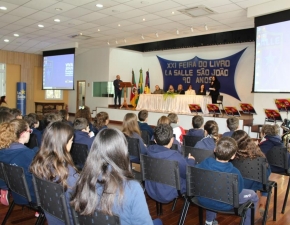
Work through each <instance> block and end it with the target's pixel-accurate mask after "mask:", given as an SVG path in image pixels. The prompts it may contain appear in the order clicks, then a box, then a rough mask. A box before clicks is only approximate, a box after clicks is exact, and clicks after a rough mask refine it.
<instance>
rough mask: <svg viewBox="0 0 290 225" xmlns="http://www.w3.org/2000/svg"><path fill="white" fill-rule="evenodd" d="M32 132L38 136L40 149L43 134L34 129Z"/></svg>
mask: <svg viewBox="0 0 290 225" xmlns="http://www.w3.org/2000/svg"><path fill="white" fill-rule="evenodd" d="M32 130H33V132H32V133H33V134H35V135H36V138H37V144H38V147H40V145H41V139H42V132H41V131H39V130H37V129H36V128H32Z"/></svg>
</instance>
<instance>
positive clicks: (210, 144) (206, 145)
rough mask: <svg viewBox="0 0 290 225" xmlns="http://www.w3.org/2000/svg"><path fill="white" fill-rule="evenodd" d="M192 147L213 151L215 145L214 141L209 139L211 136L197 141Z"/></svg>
mask: <svg viewBox="0 0 290 225" xmlns="http://www.w3.org/2000/svg"><path fill="white" fill-rule="evenodd" d="M194 147H195V148H200V149H204V150H212V151H213V150H214V149H215V147H216V144H215V140H214V139H213V138H212V137H211V135H208V136H206V137H205V138H203V139H201V140H200V141H198V142H197V143H196V144H195V146H194Z"/></svg>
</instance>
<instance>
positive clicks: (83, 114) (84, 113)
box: [75, 106, 98, 135]
mask: <svg viewBox="0 0 290 225" xmlns="http://www.w3.org/2000/svg"><path fill="white" fill-rule="evenodd" d="M77 118H86V119H87V121H88V123H89V127H90V131H93V132H94V134H95V135H96V134H97V133H98V130H97V129H96V128H95V127H94V126H93V124H92V116H91V110H90V108H89V107H88V106H83V107H82V108H80V109H79V110H78V111H77V112H76V114H75V119H77Z"/></svg>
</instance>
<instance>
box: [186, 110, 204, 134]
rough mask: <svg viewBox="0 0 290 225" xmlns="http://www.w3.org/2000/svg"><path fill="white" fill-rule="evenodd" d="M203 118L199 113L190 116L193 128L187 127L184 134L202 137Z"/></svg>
mask: <svg viewBox="0 0 290 225" xmlns="http://www.w3.org/2000/svg"><path fill="white" fill-rule="evenodd" d="M203 123H204V120H203V117H202V116H200V115H196V116H194V117H192V127H193V129H189V131H188V132H187V134H186V135H188V136H195V137H204V130H203V129H201V127H202V126H203Z"/></svg>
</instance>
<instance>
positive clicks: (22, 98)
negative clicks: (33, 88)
mask: <svg viewBox="0 0 290 225" xmlns="http://www.w3.org/2000/svg"><path fill="white" fill-rule="evenodd" d="M16 108H17V109H19V110H20V111H21V113H22V115H26V83H24V82H17V89H16Z"/></svg>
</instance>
